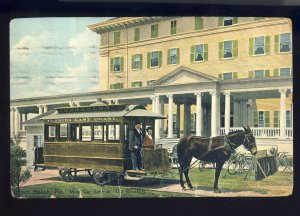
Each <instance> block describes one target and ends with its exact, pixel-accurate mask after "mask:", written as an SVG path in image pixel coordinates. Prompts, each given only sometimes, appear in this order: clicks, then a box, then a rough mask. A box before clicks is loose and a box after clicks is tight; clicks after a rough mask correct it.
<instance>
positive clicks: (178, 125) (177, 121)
mask: <svg viewBox="0 0 300 216" xmlns="http://www.w3.org/2000/svg"><path fill="white" fill-rule="evenodd" d="M176 106H177V111H176V128H177V138H179V137H180V103H178V104H176Z"/></svg>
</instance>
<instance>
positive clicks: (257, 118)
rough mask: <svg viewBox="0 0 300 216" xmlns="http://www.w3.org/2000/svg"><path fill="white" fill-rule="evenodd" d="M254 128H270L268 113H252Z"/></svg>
mask: <svg viewBox="0 0 300 216" xmlns="http://www.w3.org/2000/svg"><path fill="white" fill-rule="evenodd" d="M253 120H254V121H253V122H254V127H270V111H253Z"/></svg>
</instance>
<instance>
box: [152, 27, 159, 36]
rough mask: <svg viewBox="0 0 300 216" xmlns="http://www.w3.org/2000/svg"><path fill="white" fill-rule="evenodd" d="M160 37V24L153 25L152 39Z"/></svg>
mask: <svg viewBox="0 0 300 216" xmlns="http://www.w3.org/2000/svg"><path fill="white" fill-rule="evenodd" d="M156 37H158V24H154V25H151V38H156Z"/></svg>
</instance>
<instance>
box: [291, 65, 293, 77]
mask: <svg viewBox="0 0 300 216" xmlns="http://www.w3.org/2000/svg"><path fill="white" fill-rule="evenodd" d="M291 76H293V67H291Z"/></svg>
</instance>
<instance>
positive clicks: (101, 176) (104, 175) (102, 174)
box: [93, 170, 111, 186]
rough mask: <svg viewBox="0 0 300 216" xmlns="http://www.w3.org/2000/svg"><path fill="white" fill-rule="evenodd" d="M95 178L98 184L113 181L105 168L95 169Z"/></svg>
mask: <svg viewBox="0 0 300 216" xmlns="http://www.w3.org/2000/svg"><path fill="white" fill-rule="evenodd" d="M93 179H94V182H95V183H96V184H97V185H101V186H102V185H106V184H109V183H110V182H111V176H110V174H109V173H108V172H106V171H103V170H93Z"/></svg>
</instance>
